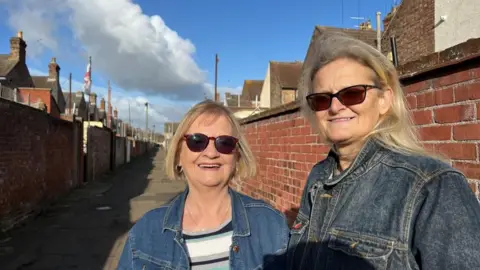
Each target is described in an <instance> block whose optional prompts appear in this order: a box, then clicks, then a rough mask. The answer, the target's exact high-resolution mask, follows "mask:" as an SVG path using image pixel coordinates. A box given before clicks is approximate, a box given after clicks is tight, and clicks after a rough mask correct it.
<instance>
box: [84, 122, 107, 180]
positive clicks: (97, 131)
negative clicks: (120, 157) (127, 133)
mask: <svg viewBox="0 0 480 270" xmlns="http://www.w3.org/2000/svg"><path fill="white" fill-rule="evenodd" d="M87 136H88V141H87V142H88V143H87V164H86V166H87V169H86V170H87V181H96V180H98V179H99V178H100V177H101V176H102V175H103V174H104V173H106V172H108V171H110V170H111V169H112V139H113V137H112V136H113V135H112V132H111V131H110V130H109V129H107V128H99V127H94V126H91V127H89V128H88V135H87Z"/></svg>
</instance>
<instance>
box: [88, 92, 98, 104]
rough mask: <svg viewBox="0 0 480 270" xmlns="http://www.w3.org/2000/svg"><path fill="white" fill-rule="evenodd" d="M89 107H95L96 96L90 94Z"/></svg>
mask: <svg viewBox="0 0 480 270" xmlns="http://www.w3.org/2000/svg"><path fill="white" fill-rule="evenodd" d="M90 105H95V106H97V94H95V93H90Z"/></svg>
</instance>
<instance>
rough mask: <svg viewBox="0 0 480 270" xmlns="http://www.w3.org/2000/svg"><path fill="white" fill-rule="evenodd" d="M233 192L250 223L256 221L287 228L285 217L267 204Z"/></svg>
mask: <svg viewBox="0 0 480 270" xmlns="http://www.w3.org/2000/svg"><path fill="white" fill-rule="evenodd" d="M234 192H235V195H236V196H238V197H239V198H240V200H241V202H242V203H243V206H244V208H245V211H246V213H247V216H248V219H249V221H250V222H255V221H258V222H262V223H263V222H266V223H265V224H268V223H270V224H272V225H273V224H279V225H282V226H283V225H284V224H285V226H287V225H286V224H287V223H286V222H287V221H286V220H287V219H286V217H285V215H284V214H283V213H282V212H280V211H279V210H277V209H275V208H274V207H273V206H271V205H270V204H269V203H267V202H265V201H263V200H259V199H255V198H252V197H250V196H247V195H245V194H242V193H239V192H237V191H234ZM267 222H268V223H267Z"/></svg>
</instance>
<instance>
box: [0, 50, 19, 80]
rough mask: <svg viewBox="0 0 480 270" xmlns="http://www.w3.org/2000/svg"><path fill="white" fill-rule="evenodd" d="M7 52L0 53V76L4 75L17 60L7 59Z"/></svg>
mask: <svg viewBox="0 0 480 270" xmlns="http://www.w3.org/2000/svg"><path fill="white" fill-rule="evenodd" d="M9 57H10V55H9V54H0V76H2V77H5V76H7V75H8V73H10V71H11V70H12V69H13V68H14V67H15V65H16V64H17V63H18V60H11V59H9Z"/></svg>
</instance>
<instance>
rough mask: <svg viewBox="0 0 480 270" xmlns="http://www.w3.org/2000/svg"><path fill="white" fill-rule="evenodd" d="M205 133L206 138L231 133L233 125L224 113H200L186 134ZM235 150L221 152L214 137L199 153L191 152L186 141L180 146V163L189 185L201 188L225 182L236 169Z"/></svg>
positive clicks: (229, 134)
mask: <svg viewBox="0 0 480 270" xmlns="http://www.w3.org/2000/svg"><path fill="white" fill-rule="evenodd" d="M198 133H200V134H204V135H206V136H208V137H215V138H216V137H218V136H224V135H228V136H233V130H232V125H231V124H230V122H229V120H228V118H227V117H226V116H224V115H220V116H216V115H211V114H201V115H200V116H199V117H198V118H197V119H196V120H195V121H194V122H193V123H192V125H191V126H190V128H189V129H188V130H187V132H186V135H189V134H198ZM236 161H237V151H236V149H235V150H234V151H233V152H232V153H230V154H222V153H220V152H219V151H218V150H217V149H216V148H215V143H214V140H209V142H208V145H207V147H206V148H205V149H204V150H203V151H200V152H193V151H192V150H190V149H189V148H188V146H187V142H186V140H183V141H182V143H181V145H180V158H179V165H180V166H182V168H183V173H184V174H185V177H186V178H187V181H188V183H189V185H193V186H197V187H199V188H201V187H218V186H224V185H227V183H228V180H229V179H230V177H231V176H232V174H233V171H234V170H235V165H236Z"/></svg>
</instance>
